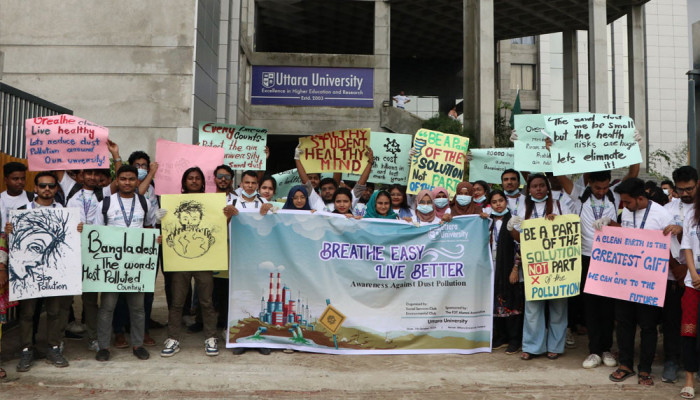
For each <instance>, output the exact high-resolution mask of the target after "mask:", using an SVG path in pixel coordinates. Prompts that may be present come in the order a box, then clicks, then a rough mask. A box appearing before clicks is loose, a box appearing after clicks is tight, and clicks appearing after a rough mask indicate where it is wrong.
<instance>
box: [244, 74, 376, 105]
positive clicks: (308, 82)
mask: <svg viewBox="0 0 700 400" xmlns="http://www.w3.org/2000/svg"><path fill="white" fill-rule="evenodd" d="M373 93H374V70H373V69H372V68H316V67H273V66H264V65H257V66H253V85H252V93H251V103H252V104H254V105H283V106H335V107H373V105H374V104H373V99H372V96H373Z"/></svg>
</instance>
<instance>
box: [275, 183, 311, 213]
mask: <svg viewBox="0 0 700 400" xmlns="http://www.w3.org/2000/svg"><path fill="white" fill-rule="evenodd" d="M297 192H301V193H303V194H304V196H306V203H305V204H304V207H302V208H296V207H295V206H294V195H295V194H297ZM282 209H283V210H311V207H310V206H309V193H308V192H307V191H306V186H304V185H296V186H294V187H292V188H291V189H289V194H287V201H286V202H285V203H284V206H282Z"/></svg>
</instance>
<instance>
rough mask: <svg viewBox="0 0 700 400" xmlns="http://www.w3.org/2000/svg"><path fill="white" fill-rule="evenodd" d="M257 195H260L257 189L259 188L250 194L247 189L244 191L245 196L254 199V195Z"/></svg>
mask: <svg viewBox="0 0 700 400" xmlns="http://www.w3.org/2000/svg"><path fill="white" fill-rule="evenodd" d="M257 195H258V191H257V190H256V191H254V192H253V194H248V193H246V191H245V190H244V191H243V196H245V197H246V198H248V199H252V198H253V197H255V196H257Z"/></svg>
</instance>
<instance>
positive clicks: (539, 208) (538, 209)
mask: <svg viewBox="0 0 700 400" xmlns="http://www.w3.org/2000/svg"><path fill="white" fill-rule="evenodd" d="M560 207H561V213H560V212H559V208H560ZM560 207H557V203H556V202H554V203H552V214H554V215H564V214H569V210H568V209H567V208H565V207H564V205H561V204H560ZM526 211H527V206H526V205H525V199H524V196H523V199H522V202H521V203H520V207H518V213H517V214H516V215H517V216H519V217H521V218H522V219H526V218H525V214H526ZM511 213H512V211H511ZM546 214H547V202H546V201H543V202H541V203H534V207H533V209H532V213H531V214H530V219H534V218H544V217H545V216H546ZM515 229H517V230H518V231H519V230H520V224H515Z"/></svg>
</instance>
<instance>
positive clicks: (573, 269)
mask: <svg viewBox="0 0 700 400" xmlns="http://www.w3.org/2000/svg"><path fill="white" fill-rule="evenodd" d="M520 254H521V260H522V268H523V277H524V279H525V300H527V301H530V300H547V299H558V298H563V297H571V296H576V295H577V294H579V291H580V285H581V218H579V216H578V215H575V214H567V215H559V216H556V217H555V218H554V220H552V221H550V220H548V219H546V218H534V219H528V220H525V221H523V223H522V231H521V232H520Z"/></svg>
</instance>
